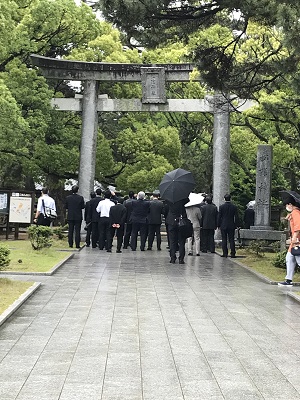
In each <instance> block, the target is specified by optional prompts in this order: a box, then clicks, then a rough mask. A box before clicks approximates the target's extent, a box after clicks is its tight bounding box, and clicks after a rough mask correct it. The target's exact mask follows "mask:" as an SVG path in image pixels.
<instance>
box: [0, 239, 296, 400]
mask: <svg viewBox="0 0 300 400" xmlns="http://www.w3.org/2000/svg"><path fill="white" fill-rule="evenodd" d="M162 247H163V250H162V251H160V252H159V251H156V250H152V251H145V252H140V251H136V252H131V250H123V253H122V254H117V253H115V249H116V248H115V247H113V252H112V253H107V252H105V251H100V250H98V249H91V248H84V249H82V250H81V251H80V252H78V253H76V254H75V256H74V257H73V258H72V259H71V260H69V261H68V262H67V263H66V264H65V265H64V266H62V267H61V268H60V269H59V270H58V272H57V273H56V274H55V275H53V276H49V277H38V278H37V277H28V276H26V277H25V276H24V277H23V278H22V277H21V276H18V277H14V279H24V280H25V279H26V280H37V279H38V280H39V281H40V282H42V285H41V286H40V288H39V289H38V291H37V292H35V293H34V294H33V296H32V297H30V298H29V300H27V301H26V303H25V304H24V305H23V306H22V307H21V308H20V309H19V310H18V311H17V312H16V313H15V314H14V315H13V316H12V317H11V318H10V319H9V320H8V321H7V322H5V323H4V324H3V325H2V326H1V327H0V399H1V400H11V399H17V400H33V399H34V400H58V399H59V400H77V399H80V400H125V399H127V400H183V399H185V400H196V399H197V400H198V399H199V400H206V399H207V400H208V399H213V400H221V399H228V400H235V399H237V400H241V399H243V400H248V399H249V400H250V399H251V400H254V399H268V400H276V399H278V400H279V399H285V400H293V399H300V368H299V367H300V304H299V303H297V302H296V301H294V300H293V299H291V298H290V297H288V296H287V295H286V293H287V291H288V290H291V289H286V288H283V289H280V288H278V287H277V286H273V285H268V284H266V283H265V282H263V281H261V280H259V279H258V278H257V277H256V276H254V275H252V274H251V273H250V272H249V271H247V270H246V269H244V268H242V267H241V266H239V265H237V264H235V263H233V262H232V261H231V260H230V259H223V258H221V257H219V256H218V255H217V254H202V255H201V256H200V257H195V256H193V257H188V256H187V257H186V264H185V265H179V264H170V263H169V257H168V252H167V250H166V249H165V244H163V246H162ZM292 290H293V291H295V292H296V291H297V290H300V288H298V289H297V288H296V287H294V288H293V289H292Z"/></svg>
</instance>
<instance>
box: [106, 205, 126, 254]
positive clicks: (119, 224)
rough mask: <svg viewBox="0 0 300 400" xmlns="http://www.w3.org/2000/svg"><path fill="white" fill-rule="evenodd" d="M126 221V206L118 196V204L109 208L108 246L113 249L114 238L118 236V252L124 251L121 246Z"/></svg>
mask: <svg viewBox="0 0 300 400" xmlns="http://www.w3.org/2000/svg"><path fill="white" fill-rule="evenodd" d="M125 221H126V208H125V206H124V205H123V204H122V203H121V199H120V198H118V200H117V204H116V205H115V206H114V207H111V209H110V210H109V226H110V228H109V229H110V231H109V239H108V242H109V244H108V248H109V249H110V250H111V248H112V242H113V238H114V236H115V234H116V236H117V253H122V250H121V247H122V243H123V236H124V227H125Z"/></svg>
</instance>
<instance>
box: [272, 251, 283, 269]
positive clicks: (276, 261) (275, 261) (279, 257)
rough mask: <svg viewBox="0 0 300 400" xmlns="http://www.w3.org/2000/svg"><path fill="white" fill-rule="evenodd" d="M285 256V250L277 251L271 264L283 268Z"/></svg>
mask: <svg viewBox="0 0 300 400" xmlns="http://www.w3.org/2000/svg"><path fill="white" fill-rule="evenodd" d="M285 257H286V251H281V252H279V253H277V254H276V256H275V257H274V259H273V261H272V264H273V265H274V267H276V268H283V269H285V266H286V263H285Z"/></svg>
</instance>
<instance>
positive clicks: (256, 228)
mask: <svg viewBox="0 0 300 400" xmlns="http://www.w3.org/2000/svg"><path fill="white" fill-rule="evenodd" d="M250 229H251V230H253V231H273V230H274V228H273V227H272V226H266V225H254V226H250Z"/></svg>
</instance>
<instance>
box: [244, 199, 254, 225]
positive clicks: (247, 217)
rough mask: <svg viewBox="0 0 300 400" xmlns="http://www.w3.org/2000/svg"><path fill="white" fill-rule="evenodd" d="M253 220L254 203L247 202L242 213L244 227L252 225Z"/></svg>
mask: <svg viewBox="0 0 300 400" xmlns="http://www.w3.org/2000/svg"><path fill="white" fill-rule="evenodd" d="M250 203H251V202H250ZM254 220H255V211H254V205H253V204H249V205H248V206H247V208H246V210H245V213H244V223H245V229H250V226H254Z"/></svg>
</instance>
